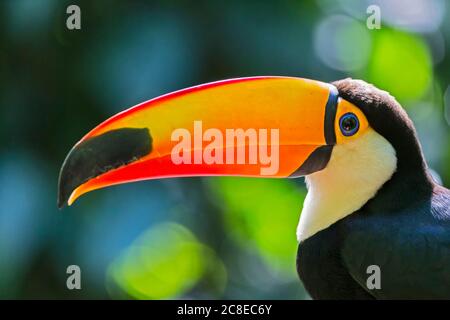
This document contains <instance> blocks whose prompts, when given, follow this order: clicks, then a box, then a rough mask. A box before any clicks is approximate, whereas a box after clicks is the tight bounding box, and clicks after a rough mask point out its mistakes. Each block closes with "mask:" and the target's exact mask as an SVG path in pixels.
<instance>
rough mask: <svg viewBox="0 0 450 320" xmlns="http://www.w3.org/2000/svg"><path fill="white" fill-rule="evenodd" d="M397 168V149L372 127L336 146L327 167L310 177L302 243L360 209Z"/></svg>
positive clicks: (299, 230)
mask: <svg viewBox="0 0 450 320" xmlns="http://www.w3.org/2000/svg"><path fill="white" fill-rule="evenodd" d="M396 168H397V157H396V152H395V150H394V148H393V147H392V145H391V144H390V143H389V142H388V141H387V140H386V139H385V138H384V137H382V136H381V135H379V134H377V133H376V132H375V131H373V130H369V131H368V132H366V133H365V134H364V136H362V137H360V138H359V139H357V140H355V141H353V142H349V143H346V144H343V145H336V146H335V147H334V148H333V151H332V154H331V157H330V161H329V162H328V165H327V167H326V168H325V169H324V170H322V171H318V172H316V173H313V174H311V175H309V176H307V177H306V183H307V187H308V194H307V196H306V198H305V201H304V204H303V210H302V213H301V216H300V222H299V225H298V227H297V239H298V241H299V242H301V241H303V240H305V239H307V238H309V237H311V236H313V235H314V234H316V233H317V232H319V231H321V230H323V229H326V228H328V227H329V226H330V225H332V224H334V223H335V222H337V221H339V220H340V219H342V218H344V217H346V216H348V215H350V214H351V213H353V212H355V211H357V210H358V209H360V208H361V207H362V206H363V205H364V204H365V203H366V202H367V201H368V200H370V199H371V198H373V197H374V196H375V194H376V193H377V192H378V190H379V189H380V188H381V187H382V186H383V184H384V183H386V181H388V180H389V179H390V178H391V177H392V175H393V174H394V172H395V171H396Z"/></svg>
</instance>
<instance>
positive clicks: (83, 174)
mask: <svg viewBox="0 0 450 320" xmlns="http://www.w3.org/2000/svg"><path fill="white" fill-rule="evenodd" d="M151 150H152V137H151V135H150V132H149V130H148V129H146V128H142V129H141V128H123V129H116V130H111V131H108V132H105V133H103V134H101V135H98V136H95V137H93V138H91V139H89V140H86V141H84V142H82V143H80V144H78V145H76V146H75V147H73V148H72V150H70V152H69V154H68V155H67V157H66V159H65V160H64V163H63V165H62V167H61V171H60V174H59V185H58V207H59V208H61V207H63V206H64V204H66V203H67V200H68V199H69V197H70V195H71V194H72V192H73V190H75V189H76V188H77V187H79V186H80V185H82V184H83V183H85V182H87V181H88V180H90V179H92V178H95V177H97V176H99V175H101V174H102V173H105V172H107V171H110V170H113V169H116V168H118V167H121V166H124V165H127V164H129V163H131V162H134V161H136V160H138V159H140V158H142V157H143V156H145V155H148V154H149V153H150V152H151Z"/></svg>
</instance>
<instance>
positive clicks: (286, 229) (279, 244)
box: [211, 177, 305, 277]
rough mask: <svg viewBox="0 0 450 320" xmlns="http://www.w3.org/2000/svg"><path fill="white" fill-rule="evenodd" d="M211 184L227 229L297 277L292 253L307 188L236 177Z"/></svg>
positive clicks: (286, 183)
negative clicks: (217, 197) (221, 207)
mask: <svg viewBox="0 0 450 320" xmlns="http://www.w3.org/2000/svg"><path fill="white" fill-rule="evenodd" d="M211 185H212V186H213V187H214V188H215V189H216V190H217V193H218V194H219V195H220V197H221V198H219V200H221V201H222V203H223V206H224V220H225V223H226V227H227V228H228V230H230V233H231V234H232V236H233V237H234V238H235V239H236V241H238V242H239V244H240V245H241V246H243V247H245V248H249V249H250V250H255V249H256V251H257V252H258V253H259V254H260V255H261V256H262V257H263V259H264V261H265V262H266V263H267V264H268V265H269V266H271V267H273V268H275V269H277V270H279V271H281V272H285V273H287V274H288V275H290V276H291V277H295V276H296V271H295V259H292V253H293V252H295V250H296V248H297V241H296V238H295V229H296V225H297V223H298V217H299V212H300V210H301V207H302V203H303V200H304V197H305V191H304V189H299V188H297V187H296V186H295V185H294V184H292V183H290V182H289V181H288V180H275V179H251V178H235V177H222V178H217V179H215V180H213V181H211ZM236 190H239V192H236Z"/></svg>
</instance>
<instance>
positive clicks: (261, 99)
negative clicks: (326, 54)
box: [58, 77, 338, 207]
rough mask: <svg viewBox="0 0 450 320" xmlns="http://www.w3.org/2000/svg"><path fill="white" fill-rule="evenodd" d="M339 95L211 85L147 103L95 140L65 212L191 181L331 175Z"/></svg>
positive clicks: (316, 85) (96, 133) (69, 163)
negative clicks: (160, 182)
mask: <svg viewBox="0 0 450 320" xmlns="http://www.w3.org/2000/svg"><path fill="white" fill-rule="evenodd" d="M337 100H338V94H337V90H336V88H334V87H333V86H332V85H330V84H326V83H322V82H318V81H313V80H307V79H301V78H288V77H253V78H239V79H231V80H225V81H219V82H213V83H208V84H204V85H200V86H196V87H192V88H188V89H184V90H181V91H176V92H174V93H170V94H166V95H163V96H161V97H157V98H155V99H152V100H149V101H147V102H144V103H141V104H139V105H137V106H135V107H132V108H130V109H128V110H125V111H123V112H121V113H119V114H117V115H115V116H113V117H111V118H109V119H108V120H106V121H105V122H103V123H101V124H100V125H98V126H97V127H96V128H95V129H93V130H92V131H91V132H89V133H88V134H87V135H85V136H84V137H83V138H82V139H81V140H80V141H79V142H78V143H77V144H76V145H75V146H74V147H73V148H72V150H71V151H70V152H69V154H68V155H67V157H66V159H65V161H64V163H63V165H62V168H61V172H60V177H59V195H58V206H59V207H62V206H63V205H64V204H66V203H68V204H69V205H70V204H71V203H73V202H74V201H75V199H77V198H78V197H80V196H81V195H82V194H84V193H87V192H89V191H92V190H95V189H99V188H103V187H107V186H110V185H115V184H120V183H126V182H132V181H138V180H145V179H157V178H170V177H185V176H219V175H234V176H252V177H279V178H285V177H297V176H301V175H306V174H309V173H312V172H315V171H318V170H321V169H323V168H324V167H325V166H326V164H327V162H328V160H329V157H330V154H331V150H332V146H333V145H334V144H335V141H336V138H335V133H334V118H335V114H336V105H337Z"/></svg>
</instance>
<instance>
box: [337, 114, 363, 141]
mask: <svg viewBox="0 0 450 320" xmlns="http://www.w3.org/2000/svg"><path fill="white" fill-rule="evenodd" d="M339 127H340V128H341V131H342V134H343V135H344V136H347V137H348V136H352V135H354V134H355V133H357V132H358V129H359V120H358V118H357V117H356V115H355V114H353V113H346V114H344V115H343V116H342V117H341V119H340V120H339Z"/></svg>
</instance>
